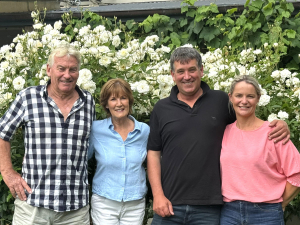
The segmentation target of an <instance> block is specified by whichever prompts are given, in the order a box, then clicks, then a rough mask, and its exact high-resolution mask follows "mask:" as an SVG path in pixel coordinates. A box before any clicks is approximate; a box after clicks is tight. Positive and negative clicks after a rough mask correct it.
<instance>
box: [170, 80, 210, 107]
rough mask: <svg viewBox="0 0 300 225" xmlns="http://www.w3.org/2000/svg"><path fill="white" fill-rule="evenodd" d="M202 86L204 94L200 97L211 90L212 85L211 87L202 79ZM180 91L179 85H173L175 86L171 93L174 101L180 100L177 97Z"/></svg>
mask: <svg viewBox="0 0 300 225" xmlns="http://www.w3.org/2000/svg"><path fill="white" fill-rule="evenodd" d="M200 87H201V88H202V90H203V94H202V95H201V96H200V97H202V96H203V95H205V94H206V93H207V92H208V91H209V90H210V87H209V86H208V84H207V83H205V82H204V81H201V84H200ZM178 93H179V90H178V87H177V85H175V86H173V87H172V90H171V93H170V99H171V100H172V101H175V102H177V101H178V98H177V94H178ZM200 97H199V98H200Z"/></svg>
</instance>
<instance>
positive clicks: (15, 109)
mask: <svg viewBox="0 0 300 225" xmlns="http://www.w3.org/2000/svg"><path fill="white" fill-rule="evenodd" d="M22 103H23V101H22V98H21V95H20V94H18V95H17V97H16V98H15V100H14V101H13V103H12V104H11V106H10V107H9V109H8V110H7V111H6V112H5V113H4V115H3V116H2V117H1V119H0V138H1V139H3V140H5V141H10V140H11V138H12V137H13V135H14V133H15V132H16V130H17V129H18V128H19V126H21V123H22V122H23V117H24V115H25V113H24V106H23V105H22Z"/></svg>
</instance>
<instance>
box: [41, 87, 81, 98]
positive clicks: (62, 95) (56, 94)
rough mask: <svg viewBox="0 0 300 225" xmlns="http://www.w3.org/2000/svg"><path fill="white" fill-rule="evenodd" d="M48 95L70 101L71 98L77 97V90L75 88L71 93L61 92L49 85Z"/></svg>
mask: <svg viewBox="0 0 300 225" xmlns="http://www.w3.org/2000/svg"><path fill="white" fill-rule="evenodd" d="M47 90H48V95H49V96H50V97H51V98H53V99H58V100H61V101H68V100H70V99H73V98H74V97H75V96H76V97H77V91H76V90H74V91H72V92H71V93H61V92H59V91H56V90H55V89H53V88H51V86H49V87H48V89H47Z"/></svg>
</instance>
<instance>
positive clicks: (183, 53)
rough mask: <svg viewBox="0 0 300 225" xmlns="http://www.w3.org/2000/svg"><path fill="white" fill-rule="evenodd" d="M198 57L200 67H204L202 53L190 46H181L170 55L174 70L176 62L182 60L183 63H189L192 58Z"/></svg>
mask: <svg viewBox="0 0 300 225" xmlns="http://www.w3.org/2000/svg"><path fill="white" fill-rule="evenodd" d="M193 59H196V61H197V65H198V68H201V67H202V58H201V55H200V53H199V52H198V51H197V50H196V49H194V48H190V47H179V48H177V49H175V50H174V51H173V53H172V54H171V57H170V67H171V70H172V71H173V72H174V63H175V62H180V63H181V64H186V63H189V62H190V61H191V60H193Z"/></svg>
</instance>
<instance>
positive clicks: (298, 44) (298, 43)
mask: <svg viewBox="0 0 300 225" xmlns="http://www.w3.org/2000/svg"><path fill="white" fill-rule="evenodd" d="M291 46H292V47H298V48H300V40H299V39H298V38H294V39H292V40H291Z"/></svg>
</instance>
